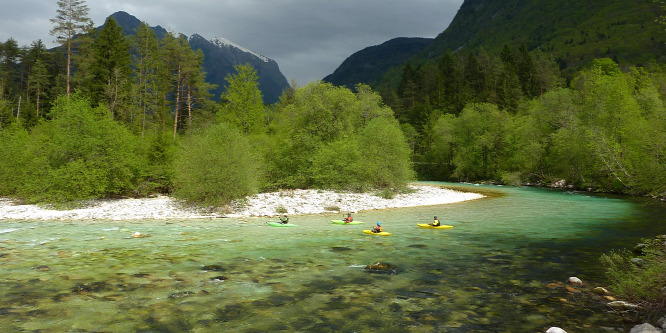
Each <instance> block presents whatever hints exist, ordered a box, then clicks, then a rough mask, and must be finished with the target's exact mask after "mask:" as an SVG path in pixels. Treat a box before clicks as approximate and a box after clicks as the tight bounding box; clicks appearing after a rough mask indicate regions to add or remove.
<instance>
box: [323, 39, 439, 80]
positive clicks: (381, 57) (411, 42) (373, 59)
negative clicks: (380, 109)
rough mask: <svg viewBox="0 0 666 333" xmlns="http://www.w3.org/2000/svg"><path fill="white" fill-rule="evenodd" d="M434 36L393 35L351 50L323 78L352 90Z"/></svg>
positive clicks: (418, 49)
mask: <svg viewBox="0 0 666 333" xmlns="http://www.w3.org/2000/svg"><path fill="white" fill-rule="evenodd" d="M433 40H434V39H432V38H423V37H397V38H393V39H390V40H388V41H386V42H384V43H381V44H379V45H373V46H368V47H366V48H364V49H362V50H360V51H357V52H355V53H353V54H352V55H351V56H349V57H348V58H347V59H345V60H344V61H343V62H342V64H340V66H339V67H338V68H336V69H335V71H334V72H333V73H331V74H329V75H327V76H326V77H324V78H323V81H325V82H330V83H332V84H334V85H338V86H345V87H347V88H349V89H353V88H354V86H355V85H356V84H358V83H366V84H372V83H374V82H375V81H376V80H378V79H379V78H380V77H381V76H382V75H383V74H384V72H386V71H387V70H388V69H390V68H393V67H395V66H398V65H400V64H401V63H403V62H404V61H405V60H407V59H409V58H410V57H411V56H413V55H415V54H416V53H418V52H419V51H421V50H422V49H423V48H424V47H426V46H427V45H429V44H430V43H431V42H432V41H433Z"/></svg>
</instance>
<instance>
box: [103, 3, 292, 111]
mask: <svg viewBox="0 0 666 333" xmlns="http://www.w3.org/2000/svg"><path fill="white" fill-rule="evenodd" d="M110 17H113V19H114V20H116V22H117V23H118V25H119V26H121V27H122V28H123V32H125V34H126V35H128V36H130V35H134V33H135V30H136V28H138V27H139V25H141V21H140V20H139V19H138V18H136V17H134V16H132V15H130V14H128V13H126V12H122V11H121V12H116V13H114V14H112V15H111V16H110ZM152 29H153V31H154V32H155V35H157V36H158V37H160V38H161V37H164V36H165V35H166V34H167V31H166V29H164V28H162V27H161V26H159V25H158V26H155V27H152ZM188 41H189V44H190V48H192V49H193V50H197V49H201V51H202V52H203V54H204V60H203V69H204V71H205V72H206V82H208V83H213V84H216V85H218V87H217V88H216V89H215V90H213V91H211V92H212V93H213V94H214V95H215V97H214V98H215V101H217V100H219V97H220V94H221V93H222V92H223V91H224V89H225V84H226V81H225V80H224V78H225V77H226V76H227V74H230V73H232V74H235V73H236V71H235V70H234V65H242V64H250V65H252V67H254V69H255V70H256V71H257V75H258V77H259V88H260V89H261V92H262V93H263V95H264V102H265V103H267V104H272V103H275V102H277V101H278V100H279V98H280V95H281V94H282V91H283V90H284V89H285V88H287V87H289V82H287V79H286V78H285V76H284V75H283V74H282V72H280V69H279V67H278V64H277V63H276V62H275V61H274V60H272V59H269V58H267V57H265V56H262V55H260V54H258V53H256V52H252V51H250V50H248V49H246V48H244V47H242V46H240V45H237V44H234V43H232V42H230V41H228V40H226V39H224V38H222V37H216V38H213V39H211V40H207V39H205V38H203V37H201V36H200V35H198V34H193V35H192V36H190V37H189V38H188Z"/></svg>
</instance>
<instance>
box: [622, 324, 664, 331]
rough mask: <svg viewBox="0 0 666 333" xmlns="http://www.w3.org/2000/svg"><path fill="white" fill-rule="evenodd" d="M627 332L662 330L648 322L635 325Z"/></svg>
mask: <svg viewBox="0 0 666 333" xmlns="http://www.w3.org/2000/svg"><path fill="white" fill-rule="evenodd" d="M629 333H662V331H661V330H660V329H658V328H656V327H654V326H652V325H650V324H648V323H645V324H640V325H636V326H634V327H632V328H631V331H629Z"/></svg>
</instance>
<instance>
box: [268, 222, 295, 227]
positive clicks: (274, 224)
mask: <svg viewBox="0 0 666 333" xmlns="http://www.w3.org/2000/svg"><path fill="white" fill-rule="evenodd" d="M266 223H268V225H270V226H271V227H298V226H297V225H295V224H291V223H287V224H282V223H280V222H266Z"/></svg>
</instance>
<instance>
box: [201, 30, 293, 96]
mask: <svg viewBox="0 0 666 333" xmlns="http://www.w3.org/2000/svg"><path fill="white" fill-rule="evenodd" d="M189 42H190V47H191V48H192V49H193V50H196V49H200V50H201V51H202V52H203V54H204V61H203V68H204V71H205V72H206V82H210V83H215V84H217V85H219V87H218V88H216V89H215V90H213V91H212V92H213V93H214V94H215V96H216V97H217V98H219V96H220V94H221V93H222V92H223V91H224V89H225V87H224V85H225V84H226V81H225V80H224V78H225V77H226V76H227V74H229V73H234V74H235V73H236V70H235V69H234V65H239V64H250V65H252V67H253V68H254V69H255V70H256V71H257V76H258V77H259V89H261V92H262V94H263V95H264V102H265V103H267V104H273V103H275V102H277V101H278V100H279V99H280V95H282V91H283V90H284V89H285V88H287V87H289V82H287V79H286V78H285V77H284V75H282V73H281V72H280V69H279V68H278V64H277V62H275V61H274V60H272V59H269V58H267V57H265V56H262V55H260V54H258V53H255V52H252V51H250V50H248V49H245V48H243V47H241V46H239V45H236V44H234V43H232V42H230V41H228V40H226V39H224V38H222V37H216V38H213V39H212V40H207V39H205V38H203V37H201V36H199V35H197V34H194V35H192V36H191V37H190V38H189ZM216 100H217V99H216Z"/></svg>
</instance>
